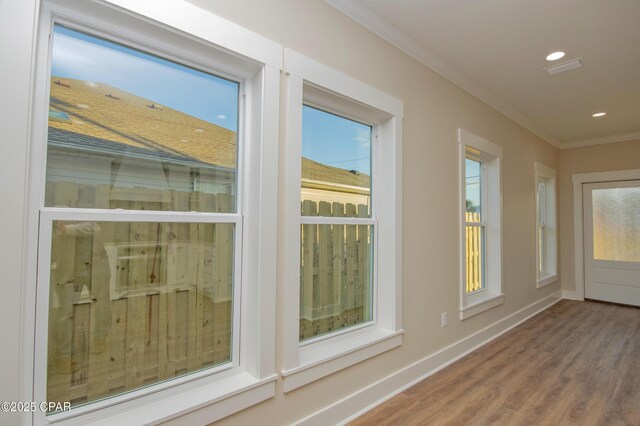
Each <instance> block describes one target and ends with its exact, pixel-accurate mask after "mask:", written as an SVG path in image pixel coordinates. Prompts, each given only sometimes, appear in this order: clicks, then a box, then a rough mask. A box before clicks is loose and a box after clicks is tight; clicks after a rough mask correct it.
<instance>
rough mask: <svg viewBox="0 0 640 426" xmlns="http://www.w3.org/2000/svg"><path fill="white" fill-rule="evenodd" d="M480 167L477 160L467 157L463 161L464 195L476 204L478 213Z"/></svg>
mask: <svg viewBox="0 0 640 426" xmlns="http://www.w3.org/2000/svg"><path fill="white" fill-rule="evenodd" d="M480 167H481V163H479V162H477V161H473V160H470V159H468V158H467V159H466V161H465V179H466V197H467V200H470V201H471V202H472V203H473V205H474V206H476V212H478V213H480Z"/></svg>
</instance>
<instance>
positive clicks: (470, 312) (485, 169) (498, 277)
mask: <svg viewBox="0 0 640 426" xmlns="http://www.w3.org/2000/svg"><path fill="white" fill-rule="evenodd" d="M458 143H459V145H460V149H459V170H460V219H461V221H460V222H461V226H460V319H461V320H464V319H467V318H470V317H472V316H474V315H478V314H480V313H482V312H484V311H486V310H488V309H491V308H494V307H496V306H499V305H501V304H503V303H504V296H505V295H504V292H503V288H502V178H501V162H502V147H500V146H499V145H496V144H495V143H493V142H489V141H488V140H486V139H483V138H481V137H479V136H476V135H474V134H473V133H470V132H468V131H466V130H464V129H458ZM469 148H470V150H473V151H474V152H478V154H477V156H475V157H476V159H477V160H479V161H480V162H481V170H480V173H481V176H480V185H481V190H480V196H481V199H480V208H481V221H482V223H481V226H483V227H484V230H485V233H484V235H485V238H484V253H485V255H484V262H483V271H484V288H482V289H480V290H477V291H474V292H473V293H469V294H467V292H466V264H467V262H466V232H465V231H466V226H467V221H466V211H467V209H466V200H467V196H466V167H465V161H466V159H467V151H468V150H469Z"/></svg>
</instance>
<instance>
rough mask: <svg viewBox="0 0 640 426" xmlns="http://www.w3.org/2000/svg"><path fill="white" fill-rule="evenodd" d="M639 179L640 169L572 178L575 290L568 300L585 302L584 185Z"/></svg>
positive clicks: (571, 291) (582, 174)
mask: <svg viewBox="0 0 640 426" xmlns="http://www.w3.org/2000/svg"><path fill="white" fill-rule="evenodd" d="M638 179H640V169H632V170H614V171H610V172H595V173H578V174H575V175H573V176H571V180H572V181H573V252H574V253H573V254H574V271H575V290H569V291H565V292H566V294H567V295H568V297H567V298H568V299H574V300H584V235H583V233H584V226H583V212H582V185H583V184H585V183H594V182H612V181H618V180H638Z"/></svg>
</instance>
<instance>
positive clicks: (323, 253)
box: [314, 201, 333, 334]
mask: <svg viewBox="0 0 640 426" xmlns="http://www.w3.org/2000/svg"><path fill="white" fill-rule="evenodd" d="M318 214H319V215H320V216H331V204H329V203H327V202H325V201H320V202H319V203H318ZM331 228H332V226H330V225H318V290H317V291H318V303H317V304H316V305H315V306H314V307H315V312H316V314H315V315H314V318H317V320H318V330H317V332H318V333H320V334H324V333H326V332H327V331H329V327H330V321H329V316H330V313H329V312H328V308H329V305H330V303H331V302H330V301H331V299H332V294H331V291H332V290H333V287H332V286H331V285H330V284H329V283H331V282H332V279H331V275H332V270H331V269H332V263H333V262H332V257H333V256H332V249H333V241H332V238H331V232H332V230H331Z"/></svg>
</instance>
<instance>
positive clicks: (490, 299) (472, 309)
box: [460, 292, 504, 320]
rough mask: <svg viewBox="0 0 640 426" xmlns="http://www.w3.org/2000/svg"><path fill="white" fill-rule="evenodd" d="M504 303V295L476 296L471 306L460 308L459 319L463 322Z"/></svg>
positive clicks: (488, 294) (484, 294)
mask: <svg viewBox="0 0 640 426" xmlns="http://www.w3.org/2000/svg"><path fill="white" fill-rule="evenodd" d="M503 303H504V293H501V294H495V293H489V292H484V293H482V294H481V295H477V297H476V298H475V299H474V301H473V303H472V304H469V305H467V306H463V307H460V319H461V320H465V319H467V318H471V317H472V316H475V315H478V314H480V313H482V312H484V311H487V310H489V309H491V308H495V307H496V306H499V305H502V304H503Z"/></svg>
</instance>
